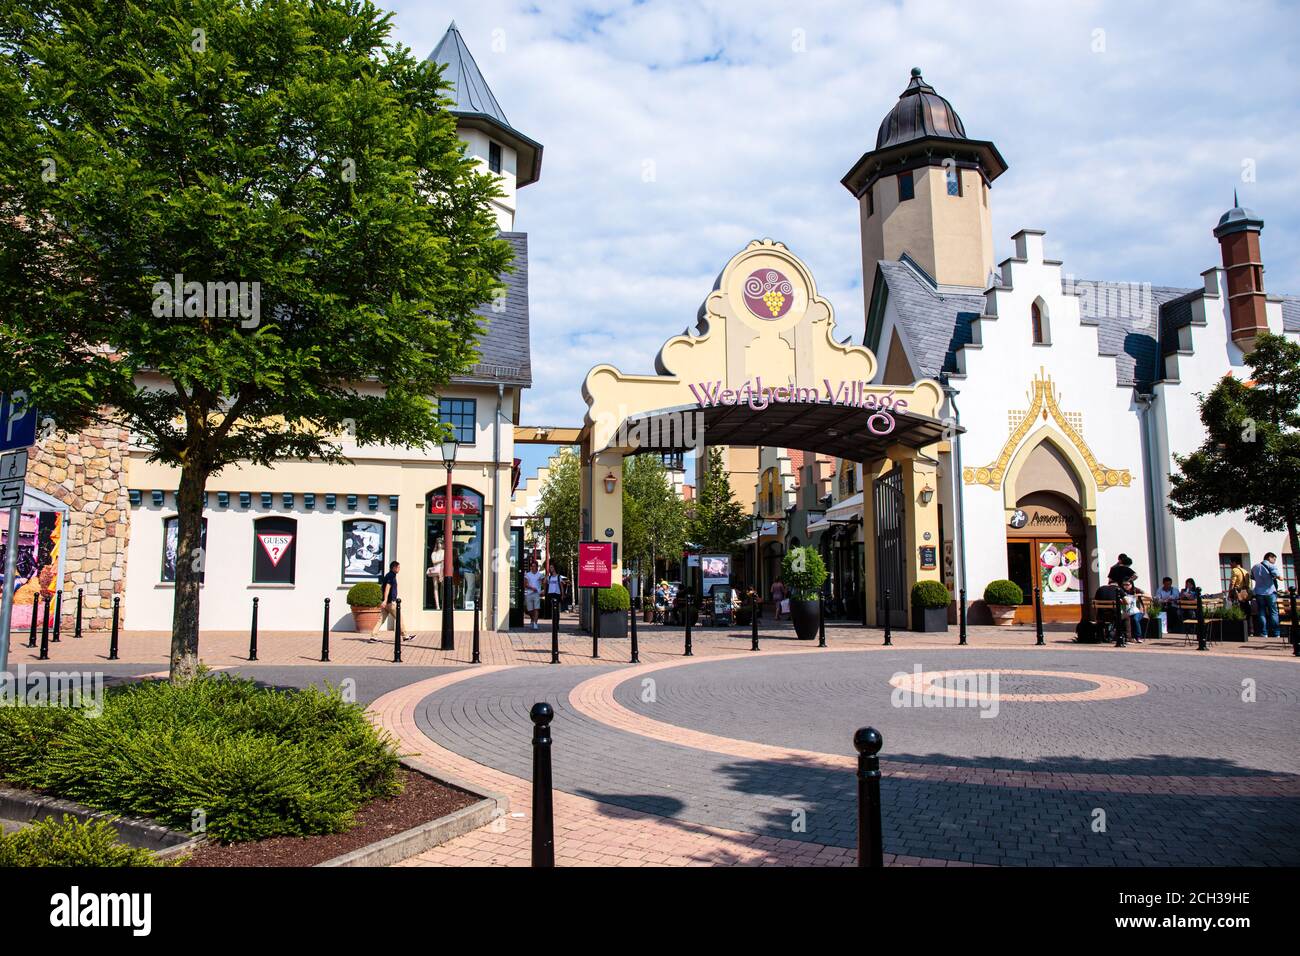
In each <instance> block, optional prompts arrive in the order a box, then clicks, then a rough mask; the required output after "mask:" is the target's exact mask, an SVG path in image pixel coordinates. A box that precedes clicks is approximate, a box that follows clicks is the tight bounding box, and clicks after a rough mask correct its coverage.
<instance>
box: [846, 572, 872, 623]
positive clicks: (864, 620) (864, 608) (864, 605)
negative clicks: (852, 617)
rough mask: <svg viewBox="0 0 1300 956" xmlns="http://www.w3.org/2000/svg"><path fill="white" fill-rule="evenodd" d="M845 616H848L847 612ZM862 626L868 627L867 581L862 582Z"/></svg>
mask: <svg viewBox="0 0 1300 956" xmlns="http://www.w3.org/2000/svg"><path fill="white" fill-rule="evenodd" d="M845 616H846V617H847V616H848V611H847V610H846V611H845ZM862 626H863V627H866V626H867V584H866V581H865V580H864V581H863V582H862Z"/></svg>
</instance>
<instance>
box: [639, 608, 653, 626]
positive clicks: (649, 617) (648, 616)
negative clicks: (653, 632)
mask: <svg viewBox="0 0 1300 956" xmlns="http://www.w3.org/2000/svg"><path fill="white" fill-rule="evenodd" d="M654 619H655V608H654V605H653V604H647V605H646V606H645V608H644V609H643V610H642V611H641V620H643V621H645V622H646V623H647V624H650V623H652V622H653V621H654Z"/></svg>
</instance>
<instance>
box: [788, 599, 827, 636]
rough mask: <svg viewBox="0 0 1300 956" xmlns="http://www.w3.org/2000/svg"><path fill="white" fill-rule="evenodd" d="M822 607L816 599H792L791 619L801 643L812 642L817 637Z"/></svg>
mask: <svg viewBox="0 0 1300 956" xmlns="http://www.w3.org/2000/svg"><path fill="white" fill-rule="evenodd" d="M819 609H820V605H819V604H818V602H817V600H816V599H813V600H811V601H804V600H797V599H795V598H791V599H790V618H791V620H793V621H794V632H795V634H797V635H798V636H799V640H801V641H811V640H812V639H813V638H814V637H816V636H817V630H818V625H819V624H820V622H821V618H820V617H818V611H819Z"/></svg>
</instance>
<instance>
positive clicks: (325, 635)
mask: <svg viewBox="0 0 1300 956" xmlns="http://www.w3.org/2000/svg"><path fill="white" fill-rule="evenodd" d="M320 659H321V663H323V664H328V663H329V659H330V599H329V598H326V599H325V620H324V621H323V622H321V626H320Z"/></svg>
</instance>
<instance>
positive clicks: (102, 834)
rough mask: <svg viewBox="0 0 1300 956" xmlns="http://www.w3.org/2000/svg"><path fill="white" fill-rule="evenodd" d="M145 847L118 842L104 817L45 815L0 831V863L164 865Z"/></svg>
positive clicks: (5, 864) (0, 864)
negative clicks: (84, 821) (30, 822)
mask: <svg viewBox="0 0 1300 956" xmlns="http://www.w3.org/2000/svg"><path fill="white" fill-rule="evenodd" d="M166 865H168V864H167V863H166V862H164V861H162V860H158V859H156V858H155V857H154V855H153V854H152V853H150V852H149V851H148V850H141V849H139V848H137V847H131V846H127V845H125V844H123V843H118V842H117V831H116V830H114V829H113V827H112V826H111V825H110V824H108V823H107V822H105V821H103V820H90V821H87V822H86V823H82V822H81V821H80V820H78V819H77V818H76V817H73V816H68V815H66V814H65V815H64V816H63V817H62V818H61V819H55V818H54V817H46V818H45V819H44V820H37V821H36V822H35V823H32V824H31V825H29V826H25V827H23V828H22V829H21V830H17V831H15V832H14V833H0V866H97V867H98V866H166Z"/></svg>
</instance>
